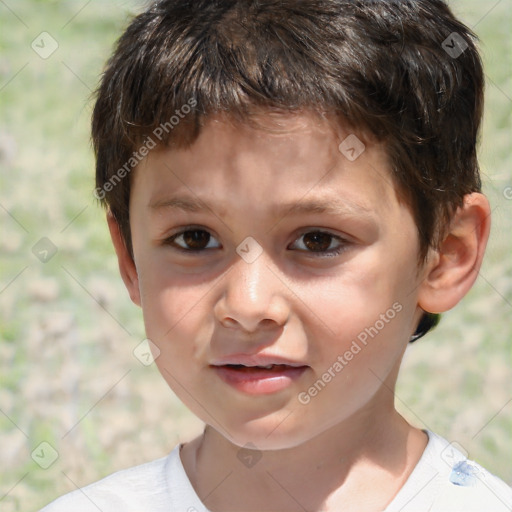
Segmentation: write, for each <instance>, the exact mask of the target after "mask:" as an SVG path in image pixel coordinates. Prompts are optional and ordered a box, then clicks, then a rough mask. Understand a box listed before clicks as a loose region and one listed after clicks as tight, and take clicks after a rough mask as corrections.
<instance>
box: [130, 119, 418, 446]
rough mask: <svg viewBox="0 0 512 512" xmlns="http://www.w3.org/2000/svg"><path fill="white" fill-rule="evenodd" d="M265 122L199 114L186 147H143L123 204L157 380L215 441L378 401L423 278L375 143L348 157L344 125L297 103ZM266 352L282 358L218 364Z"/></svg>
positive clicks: (286, 429)
mask: <svg viewBox="0 0 512 512" xmlns="http://www.w3.org/2000/svg"><path fill="white" fill-rule="evenodd" d="M278 126H279V128H278V129H277V127H278ZM269 128H270V129H272V130H273V132H271V131H270V130H268V131H267V130H261V129H259V130H258V129H253V128H249V127H247V126H234V125H232V124H230V123H228V122H226V121H225V120H222V119H221V118H217V119H210V120H209V121H208V122H207V124H206V125H205V127H204V128H203V130H202V132H201V135H200V137H199V138H198V140H197V141H196V142H195V143H194V144H193V145H192V146H191V147H190V148H189V149H180V150H176V149H165V150H159V151H153V152H152V153H151V154H150V155H149V156H148V158H147V159H146V160H145V161H144V162H143V163H142V164H141V165H140V166H139V168H138V169H137V171H136V174H135V177H134V183H133V188H132V195H131V203H130V218H131V229H132V236H133V249H134V259H135V264H136V268H137V275H138V281H137V280H135V284H134V286H135V287H136V288H138V290H140V302H141V305H142V308H143V312H144V320H145V325H146V330H147V336H148V338H149V339H151V340H152V341H153V343H155V344H156V345H157V346H158V348H159V350H160V355H159V357H158V358H157V360H156V363H157V365H158V367H159V369H160V371H161V373H162V375H163V376H164V378H165V379H166V381H167V382H168V384H169V385H170V386H171V388H172V389H173V390H174V391H175V392H176V394H177V395H178V396H179V397H180V398H181V399H182V400H183V402H184V403H185V404H186V405H187V406H188V407H189V408H190V409H191V410H192V411H193V412H194V413H195V414H196V415H197V416H199V417H200V418H201V419H202V420H204V421H205V422H207V423H209V424H211V425H213V426H214V427H215V428H216V429H217V430H219V431H220V432H221V433H222V434H223V435H224V436H225V437H227V438H229V439H230V440H231V441H233V442H235V443H236V444H238V445H240V446H241V445H244V444H245V443H247V442H252V443H253V444H254V445H256V446H258V447H260V448H263V449H265V448H267V449H272V448H285V447H291V446H296V445H298V444H300V443H303V442H305V441H307V440H309V439H312V438H313V437H314V436H316V435H318V434H320V433H321V432H323V431H325V430H327V429H328V428H330V427H334V426H335V425H337V424H340V423H341V422H343V421H345V420H349V422H350V421H352V420H355V418H364V417H371V418H372V421H374V420H375V421H376V420H377V418H378V416H379V415H380V414H387V413H388V412H389V408H390V407H392V406H393V393H392V391H391V390H392V389H393V387H394V380H395V378H396V372H397V370H398V366H399V363H400V359H401V356H402V353H403V350H404V348H405V346H406V344H407V341H408V339H409V336H410V335H411V333H412V331H413V330H414V325H415V322H416V321H417V320H418V319H419V316H420V313H421V312H420V310H419V308H418V307H417V302H418V293H419V289H420V288H421V275H422V272H418V235H417V230H416V226H415V223H414V220H413V218H412V215H411V212H410V210H409V208H408V207H407V206H406V205H405V204H403V203H402V202H400V201H399V200H398V198H397V195H396V191H395V188H394V185H393V182H392V179H391V176H390V172H389V169H388V164H387V159H386V156H385V154H384V152H383V149H382V148H381V147H380V146H378V145H367V147H366V149H365V151H364V152H363V153H362V154H361V155H360V156H359V157H358V158H357V159H355V160H354V161H350V160H349V159H348V158H347V157H346V156H344V154H342V152H341V151H340V150H339V149H338V146H339V144H340V142H341V141H342V140H343V139H345V138H346V137H347V136H348V135H349V133H348V132H343V131H341V130H340V131H339V133H334V131H333V129H332V127H331V126H330V125H328V124H327V123H326V122H322V121H320V120H319V119H318V118H317V117H314V116H313V115H308V114H303V115H301V116H286V117H279V118H278V119H277V120H275V121H273V122H272V123H271V126H269ZM348 154H349V156H350V153H348ZM184 231H185V232H186V233H184V234H183V232H184ZM319 232H320V233H319ZM247 237H251V238H250V240H249V241H248V242H244V243H242V242H243V241H244V240H246V238H247ZM241 243H242V245H240V244H241ZM190 247H192V248H195V249H196V250H195V252H192V251H190V252H187V248H190ZM237 247H238V252H237ZM260 251H262V252H261V254H260ZM138 290H137V291H136V292H135V294H132V296H133V295H135V296H137V294H138ZM135 300H136V301H138V298H136V299H135ZM273 362H274V363H275V364H278V363H289V365H288V366H278V367H273V368H272V369H263V368H259V369H257V368H252V369H250V368H249V369H247V368H246V369H241V368H239V367H230V366H227V364H228V363H230V364H233V365H235V364H245V365H246V366H258V365H261V366H264V365H267V364H271V363H273ZM322 376H323V377H322ZM319 380H320V381H321V382H320V384H317V387H316V388H315V387H313V388H312V386H314V383H315V382H316V381H319ZM311 389H312V390H311ZM367 413H369V415H368V414H367Z"/></svg>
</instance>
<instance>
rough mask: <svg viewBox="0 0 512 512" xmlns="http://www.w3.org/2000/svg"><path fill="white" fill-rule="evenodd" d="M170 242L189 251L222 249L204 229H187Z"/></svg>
mask: <svg viewBox="0 0 512 512" xmlns="http://www.w3.org/2000/svg"><path fill="white" fill-rule="evenodd" d="M212 241H215V242H212ZM170 242H171V243H173V244H174V245H177V246H178V247H180V248H181V249H185V250H189V251H201V250H203V249H212V248H217V247H220V244H219V243H218V242H216V240H215V239H214V238H213V237H212V236H211V235H210V233H208V231H205V230H204V229H187V230H186V231H182V232H181V233H178V234H176V235H174V236H173V237H171V239H170Z"/></svg>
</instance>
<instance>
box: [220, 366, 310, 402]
mask: <svg viewBox="0 0 512 512" xmlns="http://www.w3.org/2000/svg"><path fill="white" fill-rule="evenodd" d="M212 368H213V369H214V370H215V371H216V372H217V374H218V375H219V376H220V378H221V379H222V380H223V381H224V382H226V383H227V384H229V385H230V386H232V387H234V388H235V389H237V390H238V391H243V392H244V393H247V394H250V395H267V394H270V393H276V392H277V391H281V390H283V389H286V388H287V387H288V386H290V385H291V384H292V382H293V381H295V380H297V379H298V378H299V377H300V376H301V375H302V374H303V373H304V371H305V370H306V369H307V366H300V367H293V366H288V367H283V368H282V369H281V368H280V369H277V370H264V369H262V368H254V369H246V370H235V369H233V368H230V367H229V366H213V367H212Z"/></svg>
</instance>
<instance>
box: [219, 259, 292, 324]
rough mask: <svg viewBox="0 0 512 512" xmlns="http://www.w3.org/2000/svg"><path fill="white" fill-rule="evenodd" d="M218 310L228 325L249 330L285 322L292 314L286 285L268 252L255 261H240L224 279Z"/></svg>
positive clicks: (220, 316) (223, 321)
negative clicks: (269, 262) (267, 255)
mask: <svg viewBox="0 0 512 512" xmlns="http://www.w3.org/2000/svg"><path fill="white" fill-rule="evenodd" d="M214 313H215V316H216V318H217V319H218V320H219V322H220V323H221V324H222V325H223V326H224V327H228V328H234V329H240V330H243V331H245V332H248V333H252V332H256V331H258V330H262V329H275V328H276V327H282V326H284V325H285V323H286V321H287V320H288V317H289V315H290V308H289V303H288V300H287V298H286V285H285V284H284V283H283V282H282V281H281V280H280V279H279V278H278V276H277V275H276V272H275V271H273V270H272V269H271V267H270V266H269V264H268V261H267V259H266V258H265V257H264V254H262V255H260V257H259V258H258V259H257V260H256V261H253V262H252V263H247V262H246V261H244V260H243V259H242V258H239V259H238V260H237V261H236V263H235V264H234V265H233V267H232V268H231V270H230V271H229V272H228V273H227V274H226V276H225V278H224V280H223V289H222V293H221V296H220V298H219V300H218V301H217V303H216V304H215V307H214Z"/></svg>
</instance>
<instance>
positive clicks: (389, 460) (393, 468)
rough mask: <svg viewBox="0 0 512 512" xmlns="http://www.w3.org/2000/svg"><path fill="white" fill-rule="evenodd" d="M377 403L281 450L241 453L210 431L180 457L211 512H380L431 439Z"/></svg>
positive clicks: (378, 401)
mask: <svg viewBox="0 0 512 512" xmlns="http://www.w3.org/2000/svg"><path fill="white" fill-rule="evenodd" d="M386 392H388V393H389V391H387V390H386ZM374 403H375V404H381V405H380V406H371V405H369V406H368V407H366V408H365V409H364V410H361V411H359V412H358V413H357V414H356V415H354V416H353V417H351V418H350V419H347V420H346V421H344V422H342V423H340V424H338V425H336V426H334V427H332V428H330V429H328V430H326V431H324V432H322V433H321V434H320V435H318V436H316V437H314V438H312V439H309V440H307V441H306V442H304V443H302V444H300V445H299V446H295V447H292V448H287V449H283V450H268V451H265V452H262V453H260V452H258V451H255V452H251V451H250V450H247V449H244V450H242V451H241V449H240V447H239V446H237V445H235V444H233V443H231V442H230V441H229V440H227V439H226V438H225V437H223V436H222V435H221V434H219V433H218V432H217V431H216V430H214V429H213V428H211V427H206V429H205V432H204V434H203V436H201V437H199V438H197V439H195V440H194V441H192V442H191V443H188V444H187V445H186V446H185V447H184V448H183V450H182V460H183V464H184V467H185V470H186V471H187V474H188V475H189V478H190V480H191V482H192V485H193V486H194V488H195V489H196V492H197V494H198V495H199V497H200V498H201V499H202V500H203V502H204V504H205V505H206V506H207V507H208V508H209V509H210V510H212V511H213V512H217V511H221V510H237V511H244V512H250V511H260V512H261V511H262V510H265V511H270V510H279V511H281V512H284V511H292V510H294V511H295V510H301V509H305V510H336V509H337V510H340V503H342V504H343V510H351V509H354V510H358V512H363V511H364V510H366V509H368V510H375V509H379V510H382V509H384V508H385V506H386V505H387V504H388V503H389V502H390V501H391V499H392V498H393V497H394V495H395V494H396V493H397V492H398V490H399V489H400V488H401V487H402V485H403V484H404V483H405V481H406V479H407V477H408V476H409V474H410V473H411V471H412V469H413V468H414V466H415V465H416V463H417V461H418V460H419V458H420V457H421V454H422V453H423V451H424V449H425V446H426V442H427V440H426V436H425V434H424V433H423V432H421V431H419V430H417V429H414V428H413V427H411V426H410V425H409V424H408V423H407V422H406V421H405V420H404V419H403V418H402V417H401V416H400V415H399V414H398V413H397V412H396V410H395V409H394V407H393V406H392V405H389V404H387V406H383V405H382V404H383V403H384V402H383V401H382V399H381V398H380V397H375V401H374ZM369 481H370V482H372V484H371V493H368V491H367V490H368V484H367V482H369ZM363 489H364V491H363V492H362V490H363ZM369 494H371V496H369ZM379 507H380V508H379Z"/></svg>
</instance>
